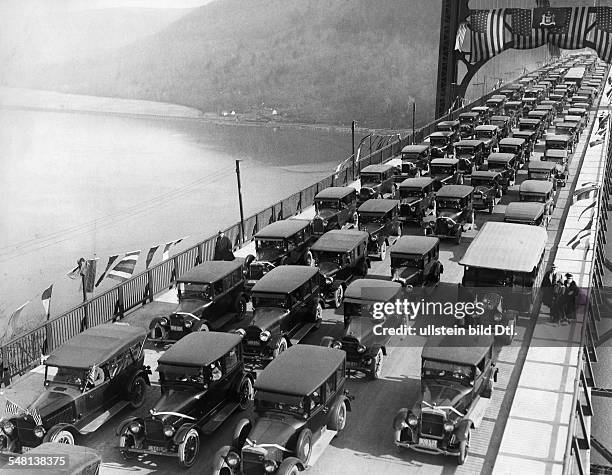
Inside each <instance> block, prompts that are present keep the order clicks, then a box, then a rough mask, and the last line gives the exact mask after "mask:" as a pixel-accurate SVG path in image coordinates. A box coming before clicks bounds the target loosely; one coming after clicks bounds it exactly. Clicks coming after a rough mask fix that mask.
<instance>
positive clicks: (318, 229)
mask: <svg viewBox="0 0 612 475" xmlns="http://www.w3.org/2000/svg"><path fill="white" fill-rule="evenodd" d="M312 232H314V233H317V234H323V233H324V232H325V226H323V220H321V219H315V220H313V222H312Z"/></svg>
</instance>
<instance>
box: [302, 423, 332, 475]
mask: <svg viewBox="0 0 612 475" xmlns="http://www.w3.org/2000/svg"><path fill="white" fill-rule="evenodd" d="M336 434H338V431H337V430H330V429H323V432H321V435H320V436H319V438H318V439H317V441H316V442H315V443H314V444H313V446H312V452H311V453H310V460H309V461H308V467H312V466H313V465H314V464H315V463H317V460H319V458H320V457H321V455H323V452H324V451H325V449H326V448H327V446H328V445H329V443H330V442H331V440H332V439H333V438H334V437H336Z"/></svg>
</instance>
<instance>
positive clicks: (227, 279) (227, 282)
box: [221, 274, 233, 292]
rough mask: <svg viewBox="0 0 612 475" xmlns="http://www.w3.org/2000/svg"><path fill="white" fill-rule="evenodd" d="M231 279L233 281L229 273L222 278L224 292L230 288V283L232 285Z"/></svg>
mask: <svg viewBox="0 0 612 475" xmlns="http://www.w3.org/2000/svg"><path fill="white" fill-rule="evenodd" d="M232 281H233V277H232V275H231V274H230V275H228V276H227V277H224V278H223V281H222V284H221V286H222V289H223V291H224V292H226V291H228V290H229V289H231V288H232V285H233V282H232Z"/></svg>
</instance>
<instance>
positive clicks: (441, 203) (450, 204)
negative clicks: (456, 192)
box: [436, 199, 461, 209]
mask: <svg viewBox="0 0 612 475" xmlns="http://www.w3.org/2000/svg"><path fill="white" fill-rule="evenodd" d="M436 201H437V203H438V208H442V209H461V201H460V200H450V199H448V200H438V199H436Z"/></svg>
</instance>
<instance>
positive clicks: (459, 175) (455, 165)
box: [429, 158, 471, 191]
mask: <svg viewBox="0 0 612 475" xmlns="http://www.w3.org/2000/svg"><path fill="white" fill-rule="evenodd" d="M469 164H470V163H469V162H465V160H459V159H457V158H434V159H433V160H432V161H431V163H430V164H429V170H430V171H429V175H430V177H431V178H433V179H434V180H435V181H436V183H435V185H434V187H435V188H439V187H440V186H443V185H456V184H460V183H463V170H464V169H465V168H467V167H468V165H469ZM470 171H471V170H470ZM436 191H437V190H436Z"/></svg>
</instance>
